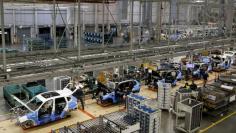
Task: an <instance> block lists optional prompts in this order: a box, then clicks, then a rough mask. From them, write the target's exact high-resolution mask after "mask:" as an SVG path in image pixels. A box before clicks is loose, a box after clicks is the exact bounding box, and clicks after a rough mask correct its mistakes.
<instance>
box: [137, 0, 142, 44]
mask: <svg viewBox="0 0 236 133" xmlns="http://www.w3.org/2000/svg"><path fill="white" fill-rule="evenodd" d="M138 30H139V31H138V34H139V39H138V44H139V45H141V38H142V0H139V28H138Z"/></svg>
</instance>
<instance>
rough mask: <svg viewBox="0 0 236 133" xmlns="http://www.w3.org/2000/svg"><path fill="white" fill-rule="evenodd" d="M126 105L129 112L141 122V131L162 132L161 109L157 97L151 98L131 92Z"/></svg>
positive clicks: (149, 132) (144, 132)
mask: <svg viewBox="0 0 236 133" xmlns="http://www.w3.org/2000/svg"><path fill="white" fill-rule="evenodd" d="M126 105H127V112H128V114H129V115H130V116H132V117H134V118H136V119H137V120H138V121H139V122H140V128H141V130H140V133H159V132H160V125H161V124H160V123H161V110H159V109H158V108H157V103H156V99H154V100H150V99H146V98H144V97H142V96H139V95H137V94H130V95H128V97H127V100H126ZM150 105H151V106H150ZM155 105H156V106H155Z"/></svg>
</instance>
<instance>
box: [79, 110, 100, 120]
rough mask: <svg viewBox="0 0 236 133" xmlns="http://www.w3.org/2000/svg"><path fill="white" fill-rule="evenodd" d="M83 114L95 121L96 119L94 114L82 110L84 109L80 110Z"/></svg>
mask: <svg viewBox="0 0 236 133" xmlns="http://www.w3.org/2000/svg"><path fill="white" fill-rule="evenodd" d="M79 110H80V111H81V112H83V113H84V114H86V115H87V116H89V117H90V118H92V119H95V118H96V117H95V116H94V115H92V114H90V113H89V112H87V111H85V110H82V109H79Z"/></svg>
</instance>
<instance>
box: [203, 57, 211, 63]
mask: <svg viewBox="0 0 236 133" xmlns="http://www.w3.org/2000/svg"><path fill="white" fill-rule="evenodd" d="M202 62H204V63H209V62H210V59H209V58H207V57H205V58H202Z"/></svg>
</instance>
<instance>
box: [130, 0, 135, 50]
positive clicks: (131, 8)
mask: <svg viewBox="0 0 236 133" xmlns="http://www.w3.org/2000/svg"><path fill="white" fill-rule="evenodd" d="M133 15H134V0H130V52H131V53H132V50H133V37H134V32H133V20H134V16H133Z"/></svg>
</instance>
